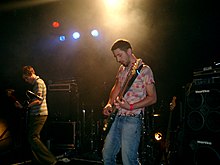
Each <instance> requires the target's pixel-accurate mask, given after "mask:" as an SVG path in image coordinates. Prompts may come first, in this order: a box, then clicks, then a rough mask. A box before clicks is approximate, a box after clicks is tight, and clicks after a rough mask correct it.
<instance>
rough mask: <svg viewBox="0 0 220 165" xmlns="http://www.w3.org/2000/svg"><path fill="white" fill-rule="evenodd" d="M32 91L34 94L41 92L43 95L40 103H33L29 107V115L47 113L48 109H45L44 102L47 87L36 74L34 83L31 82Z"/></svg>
mask: <svg viewBox="0 0 220 165" xmlns="http://www.w3.org/2000/svg"><path fill="white" fill-rule="evenodd" d="M33 85H34V86H33V92H34V93H35V94H38V93H41V94H42V95H41V96H42V97H43V101H42V103H41V104H40V105H34V106H32V107H31V109H30V115H32V116H36V115H48V109H47V102H46V94H47V88H46V85H45V83H44V81H43V80H42V79H41V78H40V77H39V76H37V77H36V79H35V81H34V84H33Z"/></svg>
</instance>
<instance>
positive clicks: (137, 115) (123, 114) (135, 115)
mask: <svg viewBox="0 0 220 165" xmlns="http://www.w3.org/2000/svg"><path fill="white" fill-rule="evenodd" d="M117 116H118V117H121V116H125V117H138V118H139V117H140V118H141V117H142V115H141V114H134V113H131V114H125V113H122V114H118V115H117Z"/></svg>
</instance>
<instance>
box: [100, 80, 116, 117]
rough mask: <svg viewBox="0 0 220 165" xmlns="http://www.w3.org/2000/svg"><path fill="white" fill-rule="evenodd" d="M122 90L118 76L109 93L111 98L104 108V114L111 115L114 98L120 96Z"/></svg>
mask: <svg viewBox="0 0 220 165" xmlns="http://www.w3.org/2000/svg"><path fill="white" fill-rule="evenodd" d="M119 91H120V83H119V81H118V78H116V81H115V84H114V86H113V87H112V89H111V92H110V95H109V100H108V103H107V104H106V106H105V107H104V108H103V112H102V113H103V114H104V115H106V116H109V115H110V113H111V112H112V105H113V103H114V100H115V99H116V97H117V96H118V94H119Z"/></svg>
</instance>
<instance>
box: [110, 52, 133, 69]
mask: <svg viewBox="0 0 220 165" xmlns="http://www.w3.org/2000/svg"><path fill="white" fill-rule="evenodd" d="M127 52H128V51H127ZM127 52H126V51H123V50H121V49H119V48H117V49H115V50H113V54H114V57H115V58H116V61H117V62H119V63H120V64H122V65H124V66H125V67H127V66H128V65H129V63H130V59H129V54H128V53H127Z"/></svg>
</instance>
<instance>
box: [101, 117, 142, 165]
mask: <svg viewBox="0 0 220 165" xmlns="http://www.w3.org/2000/svg"><path fill="white" fill-rule="evenodd" d="M140 137H141V118H140V117H130V116H116V118H115V121H114V122H113V124H112V126H111V129H110V131H109V133H108V135H107V137H106V139H105V144H104V147H103V150H102V154H103V161H104V164H105V165H115V164H116V156H117V154H118V152H119V151H120V149H121V154H122V155H121V156H122V162H123V165H138V164H139V162H138V148H139V143H140Z"/></svg>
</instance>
